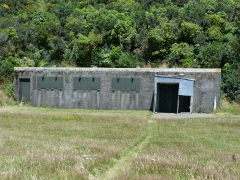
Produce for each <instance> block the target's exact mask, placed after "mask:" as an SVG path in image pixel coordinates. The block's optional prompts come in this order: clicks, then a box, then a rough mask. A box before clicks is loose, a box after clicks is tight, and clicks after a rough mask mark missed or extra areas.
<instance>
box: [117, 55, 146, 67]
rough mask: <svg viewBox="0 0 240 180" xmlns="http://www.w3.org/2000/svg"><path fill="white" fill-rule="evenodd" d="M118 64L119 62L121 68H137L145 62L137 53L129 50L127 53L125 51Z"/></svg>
mask: <svg viewBox="0 0 240 180" xmlns="http://www.w3.org/2000/svg"><path fill="white" fill-rule="evenodd" d="M117 64H118V65H117V67H121V68H135V67H137V66H140V67H142V66H143V62H141V61H140V60H139V58H138V57H137V56H136V55H134V54H131V53H129V52H126V53H124V52H123V53H122V54H121V56H120V58H119V60H118V63H117Z"/></svg>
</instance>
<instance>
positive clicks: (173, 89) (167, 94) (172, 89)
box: [157, 83, 179, 113]
mask: <svg viewBox="0 0 240 180" xmlns="http://www.w3.org/2000/svg"><path fill="white" fill-rule="evenodd" d="M178 89H179V84H161V83H158V84H157V112H162V113H177V105H178Z"/></svg>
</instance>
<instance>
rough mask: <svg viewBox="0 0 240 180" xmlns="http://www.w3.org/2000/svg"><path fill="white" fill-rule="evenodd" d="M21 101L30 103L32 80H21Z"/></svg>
mask: <svg viewBox="0 0 240 180" xmlns="http://www.w3.org/2000/svg"><path fill="white" fill-rule="evenodd" d="M19 101H22V102H24V103H29V102H30V79H27V78H23V79H19Z"/></svg>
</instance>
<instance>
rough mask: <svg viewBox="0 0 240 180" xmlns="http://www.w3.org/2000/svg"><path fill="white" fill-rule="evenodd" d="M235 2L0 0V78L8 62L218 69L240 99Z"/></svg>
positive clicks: (239, 17) (9, 73)
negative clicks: (220, 69)
mask: <svg viewBox="0 0 240 180" xmlns="http://www.w3.org/2000/svg"><path fill="white" fill-rule="evenodd" d="M239 37H240V3H239V1H238V0H231V1H229V0H184V1H179V0H161V1H158V0H144V1H143V0H118V1H115V0H85V1H79V0H59V1H56V0H37V1H35V0H11V1H7V0H2V1H1V2H0V82H1V83H3V82H4V84H6V83H7V82H6V81H10V80H12V77H13V67H14V66H52V65H53V64H55V65H58V66H80V67H85V66H98V67H136V66H147V67H150V66H152V67H158V66H161V65H168V66H170V67H197V68H198V67H199V68H201V67H203V68H222V69H223V78H222V79H223V88H222V89H223V91H224V92H225V93H226V95H227V97H228V99H230V100H234V101H237V102H240V86H239V81H240V62H239V59H240V53H239V52H240V39H239Z"/></svg>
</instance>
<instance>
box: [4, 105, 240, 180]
mask: <svg viewBox="0 0 240 180" xmlns="http://www.w3.org/2000/svg"><path fill="white" fill-rule="evenodd" d="M150 115H151V112H146V111H140V112H136V111H96V110H57V109H51V108H33V107H26V106H23V107H17V106H16V107H3V108H0V179H101V178H102V177H104V176H105V175H106V174H108V173H107V172H117V170H115V169H114V167H115V168H120V166H121V165H123V166H126V167H123V168H122V169H121V171H120V172H122V173H121V174H120V175H119V174H116V176H115V178H113V179H116V180H118V179H119V180H120V179H127V180H128V179H135V180H149V179H150V180H152V179H153V180H154V179H158V180H159V179H160V180H161V179H240V141H239V137H240V118H239V116H237V115H236V116H234V115H231V116H229V117H227V116H226V114H225V115H224V116H222V115H220V116H218V114H217V117H216V118H205V119H182V120H177V119H174V120H154V119H151V117H150ZM143 142H144V143H143ZM143 144H144V145H143ZM127 162H129V163H127ZM111 169H113V170H112V171H111ZM113 175H114V174H113Z"/></svg>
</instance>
